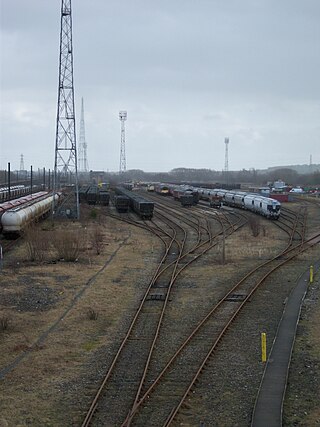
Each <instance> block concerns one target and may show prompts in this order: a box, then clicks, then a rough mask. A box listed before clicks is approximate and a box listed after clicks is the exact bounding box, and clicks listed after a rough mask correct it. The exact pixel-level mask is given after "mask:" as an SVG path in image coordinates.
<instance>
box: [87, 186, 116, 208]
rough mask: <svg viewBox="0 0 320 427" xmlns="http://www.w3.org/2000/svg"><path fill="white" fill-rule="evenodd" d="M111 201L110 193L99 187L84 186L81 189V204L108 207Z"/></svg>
mask: <svg viewBox="0 0 320 427" xmlns="http://www.w3.org/2000/svg"><path fill="white" fill-rule="evenodd" d="M109 201H110V193H109V191H107V190H105V189H102V188H100V187H98V186H97V185H90V186H84V187H81V188H80V189H79V203H88V205H103V206H108V205H109Z"/></svg>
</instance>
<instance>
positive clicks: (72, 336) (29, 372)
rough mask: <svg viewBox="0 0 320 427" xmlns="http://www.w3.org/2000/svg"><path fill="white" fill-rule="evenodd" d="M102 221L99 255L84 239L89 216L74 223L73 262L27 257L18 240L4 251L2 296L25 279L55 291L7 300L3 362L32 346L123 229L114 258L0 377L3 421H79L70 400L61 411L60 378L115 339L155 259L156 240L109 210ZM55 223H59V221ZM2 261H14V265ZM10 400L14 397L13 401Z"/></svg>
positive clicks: (68, 377) (76, 372) (79, 371)
mask: <svg viewBox="0 0 320 427" xmlns="http://www.w3.org/2000/svg"><path fill="white" fill-rule="evenodd" d="M104 218H105V217H104ZM103 225H104V227H103V229H101V233H102V234H103V241H104V245H103V246H102V248H101V253H100V255H99V257H97V256H96V249H95V248H93V247H92V244H91V242H90V234H91V233H92V232H93V231H94V228H95V227H96V223H90V222H86V225H85V226H83V227H81V230H82V234H83V238H84V240H85V242H87V243H86V244H84V247H83V250H82V251H81V252H80V256H79V261H78V262H77V263H66V262H58V263H57V264H43V263H42V264H41V265H38V264H37V263H32V264H30V263H26V262H25V260H26V259H27V252H26V245H25V244H21V245H20V246H19V248H17V250H16V251H15V253H12V254H11V255H10V259H8V262H7V265H8V267H7V268H5V270H4V272H3V273H4V274H3V275H1V277H0V297H1V296H3V297H4V296H6V298H9V295H10V298H9V300H10V301H11V299H14V297H15V296H16V295H20V296H23V295H25V291H26V289H27V288H30V287H31V286H35V287H36V286H39V287H44V286H46V287H47V288H48V289H50V290H51V291H54V295H55V298H56V299H55V300H54V303H53V304H52V305H51V306H50V307H48V308H47V309H46V310H45V311H34V310H30V311H17V309H16V307H15V306H14V305H12V306H7V307H6V313H7V314H8V316H9V315H10V318H12V328H11V327H10V329H9V330H6V331H4V332H3V334H2V337H1V338H3V339H1V344H0V366H2V367H3V366H7V365H8V364H9V363H10V362H11V361H13V360H14V358H16V357H17V356H19V355H20V354H22V352H24V351H26V350H29V349H30V348H31V346H32V345H33V344H34V342H35V341H36V340H37V338H38V337H39V336H40V335H41V334H42V333H43V332H44V331H45V330H47V329H48V327H50V326H51V325H53V324H54V323H55V322H56V320H57V319H58V318H59V317H60V316H61V315H62V314H63V313H64V311H65V310H66V308H67V307H68V306H69V305H70V304H71V303H72V301H73V299H74V297H75V295H76V294H77V292H79V291H80V290H81V289H82V288H83V286H84V285H85V283H86V282H87V281H88V280H89V279H90V278H91V277H92V276H93V275H94V274H95V273H96V272H97V271H98V270H99V269H101V268H102V267H103V266H104V263H105V262H106V260H108V259H109V257H110V256H111V255H112V254H113V253H114V252H115V251H116V250H117V249H119V245H120V244H122V243H123V239H124V238H126V237H128V241H127V243H126V244H124V245H123V246H122V248H121V249H120V250H119V251H118V253H117V255H116V257H115V258H114V260H113V261H112V262H111V263H110V264H109V265H108V266H107V268H105V269H104V270H103V271H102V272H101V274H100V275H98V276H97V277H96V279H95V280H94V282H93V283H92V284H91V286H89V287H88V288H87V289H86V291H85V293H84V294H83V295H82V297H81V298H80V299H79V300H78V301H77V302H76V304H75V305H74V307H73V308H72V309H71V310H70V311H69V312H68V314H67V315H66V316H65V317H64V319H63V320H62V321H61V322H60V323H59V325H58V327H57V328H56V329H55V330H54V331H53V332H52V333H51V334H50V335H49V336H48V337H47V339H46V340H45V341H44V342H42V343H41V345H38V346H34V347H33V349H32V351H30V352H29V354H28V356H27V357H26V358H25V359H24V360H23V361H22V362H21V363H20V364H19V365H18V366H17V367H16V368H15V369H14V370H13V371H12V373H11V374H9V375H8V376H7V377H6V378H5V379H4V380H3V381H1V383H0V394H1V395H2V396H4V398H3V400H2V404H1V416H2V418H3V422H5V421H7V422H8V423H9V425H10V426H17V425H26V424H28V425H32V426H44V425H47V426H50V425H52V426H65V425H79V423H80V419H79V414H72V409H71V408H68V411H67V412H65V415H63V411H61V405H62V404H64V403H63V402H61V400H60V399H61V396H62V393H61V390H63V387H64V384H65V383H66V382H67V381H73V380H74V379H76V378H78V377H79V376H81V375H83V374H84V372H83V369H84V367H85V364H86V362H87V361H88V360H89V358H91V355H92V353H93V352H94V351H97V350H98V349H99V348H101V347H103V346H106V345H107V344H108V343H112V342H113V341H114V339H115V337H116V336H117V332H118V330H119V328H120V327H121V326H120V325H121V323H122V321H123V316H124V313H128V310H129V311H130V307H131V309H132V308H133V307H134V306H135V305H136V304H137V303H138V299H139V292H141V291H142V287H141V286H140V287H138V288H137V284H141V283H142V282H143V281H144V280H145V275H146V274H147V275H148V277H149V276H150V275H151V271H152V268H153V264H154V262H155V259H153V258H151V257H150V254H149V251H150V247H151V246H152V245H154V246H155V247H156V245H157V243H156V240H155V239H154V238H153V237H151V236H150V235H149V234H147V233H144V232H141V230H136V229H135V228H134V227H128V226H126V225H125V224H121V223H119V222H117V221H115V220H112V219H110V218H105V221H104V224H103ZM58 227H60V228H61V229H62V230H63V229H64V227H65V224H64V223H61V224H60V225H59V226H58ZM69 228H70V229H71V230H72V231H74V232H77V230H78V229H79V224H76V223H74V224H73V223H69ZM8 258H9V256H8ZM17 262H18V263H19V264H17ZM9 264H10V265H11V266H14V272H13V271H12V268H11V267H9ZM131 266H134V267H133V268H131ZM8 280H9V282H8ZM9 283H10V286H8V284H9ZM1 300H2V301H3V298H1ZM89 310H90V313H89ZM92 318H94V320H91V319H92ZM73 398H75V396H74V395H73ZM16 402H19V405H18V406H17V404H16ZM67 414H68V415H67ZM64 417H65V418H64ZM74 417H75V419H74V420H73V418H74ZM70 420H73V421H70Z"/></svg>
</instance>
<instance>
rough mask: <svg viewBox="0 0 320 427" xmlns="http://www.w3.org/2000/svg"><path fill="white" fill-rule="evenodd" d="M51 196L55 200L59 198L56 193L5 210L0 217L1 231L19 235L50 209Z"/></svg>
mask: <svg viewBox="0 0 320 427" xmlns="http://www.w3.org/2000/svg"><path fill="white" fill-rule="evenodd" d="M53 198H54V200H55V201H57V200H58V199H59V196H58V194H55V195H54V196H53V195H50V196H48V197H45V198H44V199H41V200H38V201H34V202H30V203H27V204H24V205H22V206H18V207H16V208H13V209H9V210H8V211H6V212H5V213H4V214H3V215H2V218H1V223H2V233H3V234H4V235H20V234H21V232H22V231H23V230H24V229H25V228H26V227H27V226H28V225H29V224H31V223H33V222H35V221H38V220H39V219H41V218H44V217H45V216H46V215H47V214H48V213H49V212H50V211H51V209H52V204H53Z"/></svg>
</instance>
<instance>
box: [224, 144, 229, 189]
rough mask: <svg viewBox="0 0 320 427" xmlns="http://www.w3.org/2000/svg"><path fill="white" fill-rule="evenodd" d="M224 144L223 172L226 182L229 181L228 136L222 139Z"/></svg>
mask: <svg viewBox="0 0 320 427" xmlns="http://www.w3.org/2000/svg"><path fill="white" fill-rule="evenodd" d="M224 143H225V145H226V151H225V159H224V173H225V178H226V183H227V184H228V183H229V138H225V139H224Z"/></svg>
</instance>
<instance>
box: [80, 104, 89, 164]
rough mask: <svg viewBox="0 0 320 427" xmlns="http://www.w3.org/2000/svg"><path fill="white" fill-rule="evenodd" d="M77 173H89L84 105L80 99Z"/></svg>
mask: <svg viewBox="0 0 320 427" xmlns="http://www.w3.org/2000/svg"><path fill="white" fill-rule="evenodd" d="M79 171H80V172H89V166H88V160H87V143H86V131H85V125H84V104H83V98H81V120H80V138H79Z"/></svg>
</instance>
